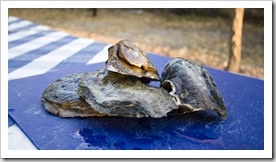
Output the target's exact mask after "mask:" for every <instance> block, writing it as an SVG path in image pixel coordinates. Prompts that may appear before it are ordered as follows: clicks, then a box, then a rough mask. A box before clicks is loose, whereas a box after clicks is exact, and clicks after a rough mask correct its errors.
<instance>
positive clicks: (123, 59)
mask: <svg viewBox="0 0 276 162" xmlns="http://www.w3.org/2000/svg"><path fill="white" fill-rule="evenodd" d="M106 68H107V70H109V71H113V72H116V73H120V74H123V75H130V76H135V77H138V78H143V79H146V81H150V80H157V81H159V80H160V77H159V74H158V72H157V70H156V69H155V67H154V66H153V65H152V63H151V62H150V60H149V59H148V57H147V55H146V54H145V52H143V51H142V50H140V49H139V48H138V47H136V46H135V45H134V44H133V43H131V42H130V41H129V40H127V39H125V40H121V41H119V42H118V43H117V44H115V45H113V46H111V47H109V49H108V60H107V62H106Z"/></svg>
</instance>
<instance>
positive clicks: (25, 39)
mask: <svg viewBox="0 0 276 162" xmlns="http://www.w3.org/2000/svg"><path fill="white" fill-rule="evenodd" d="M49 33H50V32H47V33H44V32H41V33H36V34H32V35H29V36H26V37H23V38H21V39H17V40H14V41H10V42H9V49H10V48H14V47H16V46H19V45H21V44H24V43H27V42H29V41H32V40H35V39H37V38H40V37H43V36H45V35H47V34H49Z"/></svg>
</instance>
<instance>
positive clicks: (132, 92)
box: [77, 69, 177, 118]
mask: <svg viewBox="0 0 276 162" xmlns="http://www.w3.org/2000/svg"><path fill="white" fill-rule="evenodd" d="M77 93H78V95H79V96H81V97H82V98H84V99H85V100H86V102H87V103H89V104H90V105H91V107H93V108H94V109H95V110H96V111H98V112H101V113H104V114H110V115H114V116H125V117H138V118H139V117H148V116H150V117H154V118H160V117H163V116H166V114H167V113H168V112H170V111H171V110H173V109H177V105H176V104H175V102H174V101H173V100H172V98H171V96H170V95H169V93H168V92H167V91H166V90H165V89H163V88H155V87H151V86H149V85H146V84H144V83H142V82H141V81H140V80H139V79H137V78H136V77H130V76H126V75H122V74H119V73H114V72H111V71H108V70H107V69H100V70H99V71H97V72H92V73H88V74H87V75H86V76H85V77H84V78H83V79H82V81H81V82H80V83H79V89H78V91H77Z"/></svg>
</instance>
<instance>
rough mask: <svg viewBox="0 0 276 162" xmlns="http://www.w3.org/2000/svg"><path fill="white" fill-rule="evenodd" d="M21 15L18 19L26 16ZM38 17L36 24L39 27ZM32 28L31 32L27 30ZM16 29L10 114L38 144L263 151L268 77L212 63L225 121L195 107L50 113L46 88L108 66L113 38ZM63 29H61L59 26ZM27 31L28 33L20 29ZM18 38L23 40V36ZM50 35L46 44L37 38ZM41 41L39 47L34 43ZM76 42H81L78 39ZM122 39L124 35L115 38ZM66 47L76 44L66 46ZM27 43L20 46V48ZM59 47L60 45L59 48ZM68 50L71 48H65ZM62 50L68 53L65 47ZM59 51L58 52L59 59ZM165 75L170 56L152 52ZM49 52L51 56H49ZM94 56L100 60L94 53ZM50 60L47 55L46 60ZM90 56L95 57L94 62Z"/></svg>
mask: <svg viewBox="0 0 276 162" xmlns="http://www.w3.org/2000/svg"><path fill="white" fill-rule="evenodd" d="M21 21H24V20H20V19H18V20H17V21H15V22H13V23H12V22H10V24H9V27H10V26H11V25H12V24H15V23H20V22H21ZM39 27H40V26H39V25H36V24H33V23H31V24H30V25H28V30H31V29H34V28H36V29H37V28H39ZM23 32H24V31H23ZM35 32H36V33H31V34H26V32H25V35H27V36H24V33H22V29H20V30H13V31H11V32H9V38H11V40H9V56H12V57H9V87H8V93H9V96H8V97H9V101H8V104H9V117H10V119H12V120H10V121H9V123H10V125H12V124H13V122H14V123H15V124H17V125H18V126H19V127H20V128H21V130H22V131H23V132H24V133H25V134H26V135H27V136H28V138H29V139H30V140H31V141H32V142H33V144H34V145H35V146H36V147H37V148H38V149H45V150H75V149H85V150H86V149H112V150H117V149H120V150H225V149H226V150H263V149H264V82H263V80H259V79H255V78H250V77H245V76H241V75H236V74H232V73H228V72H225V71H221V70H216V69H212V68H208V67H207V69H208V71H209V72H210V74H211V75H212V76H213V78H214V80H215V81H216V83H217V85H218V88H219V90H220V92H221V94H222V97H223V99H224V102H225V104H226V106H227V109H228V118H227V119H226V120H224V121H221V120H220V119H219V118H217V116H215V115H214V114H212V113H211V112H195V113H190V114H187V115H183V116H178V117H164V118H160V119H153V118H140V119H136V118H124V117H91V118H60V117H58V116H54V115H52V114H50V113H48V112H47V111H46V110H45V109H44V107H43V105H42V103H41V94H42V93H43V91H44V90H45V88H46V87H47V86H48V85H49V84H51V83H52V82H53V81H55V80H56V79H58V78H61V77H63V76H65V75H67V74H71V73H79V72H90V71H94V70H97V69H99V68H102V67H105V63H104V61H103V58H105V57H106V56H104V57H101V56H102V55H106V54H107V50H106V53H104V51H105V50H104V49H105V48H106V47H107V46H108V45H107V44H104V43H100V42H95V41H93V40H81V41H80V42H83V41H84V42H86V43H84V44H83V43H81V46H78V45H79V44H80V43H78V41H79V39H81V38H78V37H73V36H70V35H64V36H62V37H61V38H59V39H57V40H54V38H53V39H49V38H47V39H46V37H47V36H49V35H50V34H51V33H55V32H56V31H53V30H50V29H42V30H36V31H35ZM56 33H59V32H56ZM20 34H21V35H23V36H24V37H23V36H20ZM16 38H17V39H16ZM43 38H45V39H44V40H45V41H49V40H51V41H49V42H46V43H45V42H44V45H41V46H39V45H37V44H38V43H35V40H40V41H41V40H42V41H43ZM30 42H31V43H32V42H34V46H33V48H32V46H28V48H29V49H27V50H26V49H23V48H26V46H22V45H24V44H25V45H26V44H28V43H29V45H30V44H31V43H30ZM74 43H75V46H74ZM115 43H116V42H115ZM62 48H64V49H66V48H67V49H68V50H69V51H73V52H72V53H71V54H70V52H69V54H68V53H63V50H62ZM21 49H23V50H25V51H24V52H22V53H20V52H17V51H21ZM56 51H58V52H56ZM65 51H66V50H65ZM59 52H60V53H59ZM51 55H55V56H56V59H54V60H51V59H49V58H51V57H50V56H51ZM148 57H149V59H150V60H151V61H152V63H153V64H154V66H155V67H156V68H157V69H158V72H159V74H161V72H162V70H163V68H164V66H165V65H166V63H167V61H168V60H169V59H170V58H168V57H162V56H159V55H155V54H149V53H148ZM43 58H44V59H43ZM93 58H94V59H98V61H97V60H96V61H95V60H94V62H93V61H92V63H91V62H90V61H91V59H93ZM45 60H46V61H45ZM88 62H90V63H88Z"/></svg>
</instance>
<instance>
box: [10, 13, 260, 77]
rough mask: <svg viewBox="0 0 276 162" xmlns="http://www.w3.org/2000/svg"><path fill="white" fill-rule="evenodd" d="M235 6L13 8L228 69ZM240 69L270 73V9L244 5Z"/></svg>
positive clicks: (35, 18) (85, 32) (69, 28)
mask: <svg viewBox="0 0 276 162" xmlns="http://www.w3.org/2000/svg"><path fill="white" fill-rule="evenodd" d="M235 15H236V12H235V9H223V8H217V9H210V8H208V9H207V8H206V9H204V8H202V9H193V8H190V9H103V8H100V9H91V8H90V9H84V8H83V9H58V8H56V9H9V16H16V17H19V18H23V19H26V20H30V21H32V22H34V23H37V24H41V25H46V26H49V27H51V28H53V29H56V30H60V31H64V32H67V33H69V34H72V35H75V36H79V37H86V38H91V39H94V40H96V41H99V42H104V43H108V44H115V43H117V42H118V41H119V40H121V39H125V38H128V39H130V40H131V41H132V42H134V43H135V44H136V45H137V46H138V47H139V48H140V49H142V50H143V51H144V52H150V53H155V54H159V55H163V56H169V57H183V58H186V59H190V60H192V61H194V62H195V63H197V64H200V65H204V66H209V67H213V68H217V69H221V70H228V68H227V67H228V65H229V60H230V55H231V54H232V53H231V50H232V48H231V47H232V44H231V40H232V37H233V29H232V27H233V22H234V21H233V20H234V18H235ZM242 19H243V22H242V48H241V62H240V66H239V68H238V71H235V72H237V73H240V74H243V75H247V76H251V77H256V78H260V79H263V77H264V10H263V9H261V8H260V9H249V8H246V9H245V10H244V14H243V15H242Z"/></svg>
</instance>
